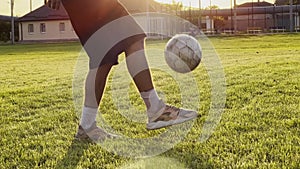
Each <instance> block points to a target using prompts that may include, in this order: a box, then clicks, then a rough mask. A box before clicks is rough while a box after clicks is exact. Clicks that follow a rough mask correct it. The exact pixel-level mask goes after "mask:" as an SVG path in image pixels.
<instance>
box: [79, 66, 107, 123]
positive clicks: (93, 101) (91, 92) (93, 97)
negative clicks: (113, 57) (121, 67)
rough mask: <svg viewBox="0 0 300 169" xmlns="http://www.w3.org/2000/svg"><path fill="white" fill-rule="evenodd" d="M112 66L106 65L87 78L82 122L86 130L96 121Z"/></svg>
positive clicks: (93, 71)
mask: <svg viewBox="0 0 300 169" xmlns="http://www.w3.org/2000/svg"><path fill="white" fill-rule="evenodd" d="M112 66H113V65H112V64H106V65H103V66H101V67H99V68H98V69H92V70H90V71H89V73H88V75H87V77H86V82H85V98H84V107H83V110H82V116H81V121H80V125H81V126H82V127H83V128H84V129H88V128H90V127H91V126H92V124H93V123H94V122H95V120H96V116H97V112H98V106H99V104H100V100H101V98H102V95H103V92H104V88H105V84H106V79H107V76H108V74H109V72H110V70H111V67H112Z"/></svg>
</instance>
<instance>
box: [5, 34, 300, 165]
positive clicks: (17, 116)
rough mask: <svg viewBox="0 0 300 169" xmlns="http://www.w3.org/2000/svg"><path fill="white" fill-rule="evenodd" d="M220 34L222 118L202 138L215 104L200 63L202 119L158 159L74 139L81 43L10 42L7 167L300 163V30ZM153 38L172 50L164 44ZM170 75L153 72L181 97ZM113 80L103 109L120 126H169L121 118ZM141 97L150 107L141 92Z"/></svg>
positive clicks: (140, 132)
mask: <svg viewBox="0 0 300 169" xmlns="http://www.w3.org/2000/svg"><path fill="white" fill-rule="evenodd" d="M210 40H211V41H212V43H213V44H214V46H215V48H216V50H217V52H218V54H219V56H220V59H221V61H222V63H223V66H224V69H225V73H226V82H227V101H226V107H225V111H224V113H223V115H222V119H221V122H220V124H219V125H218V127H217V128H216V130H215V132H214V133H213V135H212V136H211V137H210V138H209V139H208V140H207V141H206V142H204V143H200V142H199V141H198V139H199V136H200V134H201V128H202V126H203V124H204V122H205V119H206V118H207V112H208V110H209V105H210V83H209V78H208V75H207V72H206V71H205V69H204V67H203V65H201V66H199V68H197V69H196V70H195V71H194V75H195V77H196V79H197V83H198V85H199V87H200V94H201V103H199V105H200V109H199V114H200V115H201V117H200V118H198V119H197V120H196V122H195V124H194V126H193V128H192V129H191V131H190V132H189V134H188V135H187V137H186V138H185V139H184V140H183V141H182V142H181V143H179V144H177V145H176V146H175V147H174V148H172V149H170V150H169V151H167V152H165V153H163V154H161V155H159V156H158V157H156V158H149V159H133V158H129V157H122V156H119V155H115V154H112V153H110V152H107V151H106V150H104V149H102V148H101V147H100V146H98V145H95V144H92V143H87V142H79V141H76V140H74V134H75V133H76V129H77V124H78V117H77V115H76V113H74V105H73V98H72V80H73V73H74V66H75V64H76V60H77V57H78V53H79V51H80V49H81V47H80V45H79V43H64V44H27V45H25V44H24V45H15V46H6V45H2V46H0V69H1V73H0V88H1V90H0V124H1V128H0V149H1V154H0V168H3V169H6V168H118V167H120V168H122V167H123V168H126V167H127V168H134V166H135V167H136V168H139V167H140V168H180V167H185V168H191V169H197V168H300V45H299V44H300V34H285V35H272V36H249V37H248V36H244V37H212V38H210ZM148 46H149V47H152V48H159V49H162V48H163V47H164V42H161V41H155V42H153V41H150V42H149V41H148ZM203 57H204V58H205V56H203ZM161 76H163V75H162V74H160V73H159V72H157V71H154V72H153V79H154V81H155V85H156V86H157V88H160V89H164V90H165V91H166V93H167V94H168V95H169V97H171V98H176V97H177V96H176V94H174V93H173V94H172V91H171V90H173V88H168V87H167V86H166V84H167V83H163V82H162V81H161V80H160V79H161V78H163V77H161ZM110 84H111V81H109V82H108V87H107V90H106V94H105V96H104V99H103V102H102V105H101V108H100V110H101V112H103V113H104V117H105V118H106V119H107V121H108V122H110V123H111V124H112V125H113V126H114V128H115V129H116V130H118V131H119V132H121V133H123V134H125V135H127V136H128V137H148V136H154V135H156V134H157V133H160V132H162V131H164V130H165V129H162V130H158V131H151V132H149V131H147V130H146V129H145V124H139V123H131V122H130V121H128V120H126V119H124V118H122V117H121V116H119V115H118V113H117V109H116V108H115V106H114V105H113V102H112V98H111V96H110V90H111V85H110ZM168 85H174V84H168ZM131 99H133V100H134V101H133V102H134V103H135V104H136V106H139V105H142V101H141V99H139V97H138V93H134V92H133V94H132V96H131ZM168 101H169V102H171V103H172V104H177V102H176V101H174V100H172V99H168ZM116 117H117V118H116ZM157 164H159V166H160V167H157V166H156V167H154V165H157ZM138 166H139V167H138Z"/></svg>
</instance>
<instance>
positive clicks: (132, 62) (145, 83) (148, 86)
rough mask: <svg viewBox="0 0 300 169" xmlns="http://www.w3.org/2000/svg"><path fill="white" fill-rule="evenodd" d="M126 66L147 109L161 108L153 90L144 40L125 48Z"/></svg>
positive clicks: (155, 109)
mask: <svg viewBox="0 0 300 169" xmlns="http://www.w3.org/2000/svg"><path fill="white" fill-rule="evenodd" d="M125 54H126V63H127V68H128V71H129V73H130V75H131V76H132V78H133V80H134V83H135V85H136V87H137V88H138V90H139V92H140V94H141V97H142V98H143V99H144V102H145V104H146V106H147V110H149V109H151V110H153V111H157V109H159V108H162V107H163V106H164V105H162V104H161V103H162V101H161V100H160V99H159V98H158V95H157V93H156V91H155V90H154V86H153V82H152V78H151V72H150V70H149V66H148V63H147V59H146V56H145V51H144V40H140V41H137V42H135V43H133V44H132V45H131V46H130V47H128V48H127V49H126V50H125Z"/></svg>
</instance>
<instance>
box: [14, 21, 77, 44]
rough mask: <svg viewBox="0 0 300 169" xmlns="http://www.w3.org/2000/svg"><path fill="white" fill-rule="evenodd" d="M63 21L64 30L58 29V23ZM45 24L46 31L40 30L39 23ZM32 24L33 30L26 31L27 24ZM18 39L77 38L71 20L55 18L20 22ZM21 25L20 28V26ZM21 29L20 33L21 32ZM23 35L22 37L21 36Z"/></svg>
mask: <svg viewBox="0 0 300 169" xmlns="http://www.w3.org/2000/svg"><path fill="white" fill-rule="evenodd" d="M61 22H63V23H65V31H63V32H61V31H60V30H59V24H60V23H61ZM41 23H45V24H46V32H40V24H41ZM29 24H33V27H34V32H33V33H30V32H28V25H29ZM19 26H20V29H19V30H20V40H23V41H34V40H38V41H43V40H72V39H78V37H77V35H76V33H75V31H74V29H73V27H72V25H71V22H70V21H69V20H57V21H33V22H22V23H21V24H20V25H19ZM21 26H22V28H21ZM21 31H22V33H21ZM21 36H23V39H22V37H21Z"/></svg>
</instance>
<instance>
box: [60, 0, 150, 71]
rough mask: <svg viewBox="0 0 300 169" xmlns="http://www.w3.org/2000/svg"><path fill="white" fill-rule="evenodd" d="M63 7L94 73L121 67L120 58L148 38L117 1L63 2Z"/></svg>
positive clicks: (75, 0)
mask: <svg viewBox="0 0 300 169" xmlns="http://www.w3.org/2000/svg"><path fill="white" fill-rule="evenodd" d="M62 3H63V5H64V8H65V9H66V11H67V13H68V15H69V17H70V20H71V23H72V26H73V28H74V30H75V32H76V34H77V36H78V37H79V40H80V42H81V44H82V45H83V46H84V49H85V51H86V52H87V54H88V56H89V59H90V61H89V66H90V69H94V68H97V67H99V66H101V65H104V64H114V65H115V64H118V56H119V54H121V53H122V52H124V51H125V50H126V49H127V48H128V47H129V46H130V45H131V44H132V43H134V42H136V41H139V40H143V39H144V38H145V37H146V34H145V33H144V31H143V30H142V28H141V27H140V26H139V25H138V24H137V23H136V21H135V20H134V19H133V18H132V17H131V16H130V15H129V13H128V11H127V10H126V9H125V8H124V7H123V6H122V5H121V4H120V3H119V2H118V1H117V0H62ZM91 39H93V40H91ZM91 41H92V43H91ZM101 49H103V50H101ZM95 51H96V52H95Z"/></svg>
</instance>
